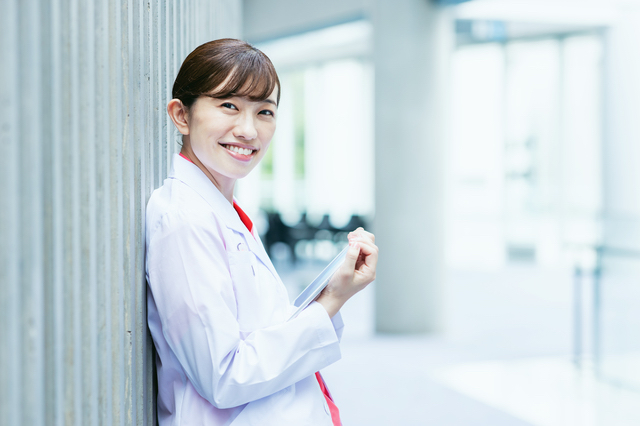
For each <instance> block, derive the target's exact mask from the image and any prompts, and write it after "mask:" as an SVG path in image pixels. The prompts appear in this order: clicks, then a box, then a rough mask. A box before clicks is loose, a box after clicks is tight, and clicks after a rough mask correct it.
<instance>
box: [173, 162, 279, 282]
mask: <svg viewBox="0 0 640 426" xmlns="http://www.w3.org/2000/svg"><path fill="white" fill-rule="evenodd" d="M169 178H170V179H177V180H179V181H181V182H182V183H184V184H185V185H187V186H188V187H190V188H191V189H193V190H194V191H195V192H197V193H198V194H199V195H200V196H201V197H202V198H204V199H205V201H206V202H207V203H208V204H209V205H210V206H211V208H212V209H213V210H214V211H215V213H216V215H218V216H220V218H221V219H222V220H223V221H224V224H225V225H226V226H227V227H228V228H231V229H233V230H234V231H236V232H239V233H241V234H243V235H244V238H245V240H246V241H247V244H248V245H249V250H251V251H252V252H253V253H254V254H255V255H256V256H258V258H259V259H260V261H261V262H262V263H264V264H265V265H266V266H267V268H269V270H270V271H271V273H272V274H273V275H274V276H275V277H278V274H277V273H276V270H275V268H274V266H273V264H272V263H271V260H270V259H269V256H268V255H267V252H266V251H265V249H264V247H263V245H262V242H261V241H260V237H258V235H257V232H256V236H255V237H254V235H253V234H251V232H250V231H249V230H248V229H247V227H246V226H245V224H244V223H242V220H241V219H240V216H238V212H237V211H236V209H234V208H233V205H232V204H231V203H229V200H227V199H226V198H225V196H224V195H222V192H220V190H219V189H218V188H216V186H215V185H214V184H213V183H212V182H211V181H210V180H209V178H208V177H207V175H205V174H204V173H203V172H202V170H200V168H199V167H198V166H196V165H195V164H193V163H192V162H190V161H188V160H186V159H184V158H182V157H181V156H180V155H179V154H174V155H173V166H172V168H171V172H170V174H169Z"/></svg>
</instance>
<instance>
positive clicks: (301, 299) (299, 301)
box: [289, 245, 349, 320]
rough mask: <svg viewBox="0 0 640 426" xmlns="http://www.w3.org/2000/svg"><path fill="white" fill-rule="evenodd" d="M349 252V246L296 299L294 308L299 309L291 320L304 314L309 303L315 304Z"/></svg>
mask: <svg viewBox="0 0 640 426" xmlns="http://www.w3.org/2000/svg"><path fill="white" fill-rule="evenodd" d="M348 250H349V245H347V246H346V247H345V248H344V249H342V251H341V252H340V253H338V255H337V256H336V257H334V258H333V260H332V261H331V262H329V264H328V265H327V267H326V268H324V269H323V270H322V272H320V275H318V276H317V277H316V279H314V280H313V281H311V284H309V285H308V286H307V287H306V288H305V289H304V290H302V293H300V294H299V295H298V297H296V300H294V301H293V306H295V307H296V308H297V309H296V311H295V312H294V313H293V315H291V317H289V320H291V319H293V318H295V317H296V316H297V315H298V314H299V313H300V312H302V310H303V309H304V308H306V307H307V305H309V303H311V302H313V301H314V300H315V299H316V297H318V295H319V294H320V292H321V291H322V290H323V289H324V288H325V287H326V286H327V284H328V283H329V280H330V279H331V277H332V276H333V274H334V272H336V270H337V269H338V268H339V267H340V265H342V261H343V260H344V258H345V257H346V255H347V251H348Z"/></svg>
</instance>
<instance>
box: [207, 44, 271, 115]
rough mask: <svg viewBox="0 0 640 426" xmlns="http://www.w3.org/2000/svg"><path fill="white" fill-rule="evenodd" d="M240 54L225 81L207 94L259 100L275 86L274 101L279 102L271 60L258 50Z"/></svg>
mask: <svg viewBox="0 0 640 426" xmlns="http://www.w3.org/2000/svg"><path fill="white" fill-rule="evenodd" d="M242 56H244V58H242V60H239V61H238V62H237V63H236V64H235V66H234V67H233V69H232V70H230V71H229V77H228V78H227V79H226V81H224V82H223V83H222V85H220V86H219V87H217V88H216V89H214V91H213V92H211V93H208V94H207V95H208V96H212V97H216V98H221V99H224V98H230V97H233V96H239V97H245V98H247V99H249V100H251V101H254V102H260V101H264V100H265V99H267V98H268V97H269V96H270V95H271V93H273V91H274V89H276V88H277V89H278V93H277V100H276V103H280V81H279V79H278V75H277V74H276V71H275V69H274V68H273V65H272V64H271V61H269V60H268V59H267V58H266V56H264V55H263V54H262V52H259V51H249V52H244V55H242Z"/></svg>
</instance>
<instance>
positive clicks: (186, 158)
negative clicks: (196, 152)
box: [178, 153, 193, 163]
mask: <svg viewBox="0 0 640 426" xmlns="http://www.w3.org/2000/svg"><path fill="white" fill-rule="evenodd" d="M178 155H179V156H180V157H182V158H184V159H185V160H187V161H188V162H190V163H193V161H191V160H189V157H187V156H186V155H184V154H183V153H180V154H178Z"/></svg>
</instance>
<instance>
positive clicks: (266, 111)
mask: <svg viewBox="0 0 640 426" xmlns="http://www.w3.org/2000/svg"><path fill="white" fill-rule="evenodd" d="M258 114H262V115H270V116H272V117H273V116H274V114H273V111H271V110H268V109H263V110H262V111H260V112H259V113H258Z"/></svg>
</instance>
